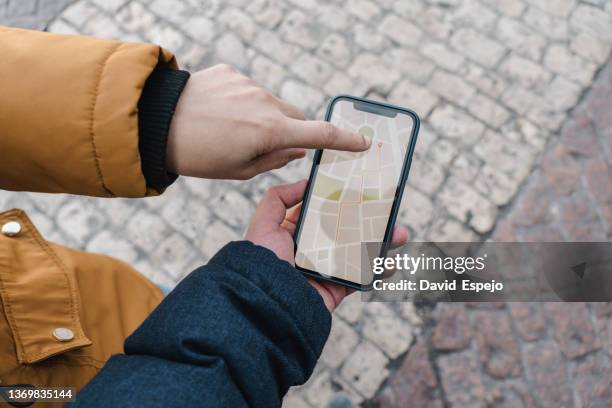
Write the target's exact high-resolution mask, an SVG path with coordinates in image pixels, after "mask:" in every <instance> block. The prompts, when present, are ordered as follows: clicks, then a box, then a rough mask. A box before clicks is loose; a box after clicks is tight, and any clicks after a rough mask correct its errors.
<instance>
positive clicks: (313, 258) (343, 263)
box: [295, 99, 415, 285]
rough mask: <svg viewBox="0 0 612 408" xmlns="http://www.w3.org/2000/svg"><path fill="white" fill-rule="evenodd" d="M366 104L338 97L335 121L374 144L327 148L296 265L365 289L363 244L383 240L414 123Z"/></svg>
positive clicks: (405, 115)
mask: <svg viewBox="0 0 612 408" xmlns="http://www.w3.org/2000/svg"><path fill="white" fill-rule="evenodd" d="M369 106H370V105H368V103H367V102H363V101H362V102H359V101H354V100H351V99H338V100H336V101H335V103H334V104H333V106H332V108H331V109H332V111H331V116H330V117H329V120H330V122H332V123H333V124H334V125H336V126H338V127H341V128H346V129H350V130H352V131H354V132H358V133H360V134H362V135H364V136H365V137H368V138H370V139H371V140H372V144H371V146H370V148H369V149H368V150H367V151H365V152H360V153H352V152H341V151H336V150H324V151H323V152H322V153H321V155H320V160H319V161H318V163H316V162H315V167H314V170H313V174H314V176H313V177H312V178H311V186H310V189H309V191H308V196H307V197H305V200H304V203H305V206H306V208H304V209H302V211H303V214H302V219H301V224H300V227H299V230H298V235H297V236H296V244H297V250H296V257H295V262H296V265H297V266H299V267H301V268H303V269H306V270H309V271H312V272H317V273H319V274H323V275H327V276H329V277H334V278H338V279H342V280H345V281H349V282H352V283H356V284H359V285H365V284H368V283H370V282H362V280H363V278H362V273H361V244H362V243H364V242H383V241H384V239H385V232H386V231H387V226H388V224H389V221H390V218H391V210H392V207H393V204H394V200H395V198H396V197H395V195H396V194H395V193H396V191H397V189H398V186H399V185H400V182H401V181H402V171H403V168H404V165H405V163H406V159H407V156H406V155H407V150H408V148H409V146H410V143H411V138H412V137H413V130H414V128H415V120H414V119H413V117H412V116H411V115H409V114H408V113H404V112H402V111H388V110H387V111H384V112H385V114H384V115H383V114H381V113H376V109H368V107H369Z"/></svg>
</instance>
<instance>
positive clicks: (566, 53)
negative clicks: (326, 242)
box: [0, 0, 612, 408]
mask: <svg viewBox="0 0 612 408" xmlns="http://www.w3.org/2000/svg"><path fill="white" fill-rule="evenodd" d="M474 15H478V16H479V18H478V19H475V18H474ZM0 24H7V25H15V26H21V27H31V28H38V29H44V28H48V29H49V30H50V31H55V32H63V33H73V34H74V33H89V34H94V35H97V36H102V37H117V38H122V39H126V40H131V41H142V40H149V41H155V42H159V43H161V44H163V45H166V46H167V47H168V48H170V49H171V50H172V51H174V52H176V53H177V57H178V60H179V62H181V63H182V64H184V65H185V66H187V67H188V68H189V69H191V70H197V69H201V68H203V67H204V66H206V65H210V64H211V63H216V62H228V63H232V64H234V65H236V66H237V67H238V68H240V69H241V70H242V71H244V72H245V73H246V74H249V75H251V76H252V77H253V78H255V80H257V81H258V82H260V83H262V84H263V85H265V86H266V87H268V88H270V89H271V90H272V91H273V92H274V93H276V94H277V95H279V96H281V97H283V98H285V99H288V100H289V101H290V102H292V103H294V104H295V105H297V106H298V107H300V108H301V109H303V110H305V111H306V114H307V116H308V117H309V118H315V117H316V118H321V115H322V112H323V108H324V105H325V103H326V100H327V98H328V97H329V96H332V95H335V94H339V93H349V94H351V93H352V94H355V95H358V96H368V95H370V96H374V95H376V97H377V98H379V99H383V100H388V101H390V102H392V103H396V104H399V105H403V106H408V107H410V108H413V109H415V110H416V111H417V112H418V113H419V115H420V116H421V118H422V119H423V121H422V130H421V134H420V140H419V142H418V144H417V150H416V155H415V159H414V161H413V168H412V171H411V175H410V178H409V185H408V188H407V189H406V192H405V200H404V202H403V205H402V208H401V211H400V217H399V220H400V222H402V223H406V224H407V225H408V226H409V228H410V231H411V237H414V238H415V239H416V238H420V239H430V240H438V241H452V240H457V241H462V240H465V241H470V240H480V239H484V238H487V237H493V238H501V237H505V238H507V239H509V240H529V239H536V240H537V239H539V240H542V239H548V240H609V239H610V237H611V235H612V177H610V165H611V161H610V154H611V152H612V115H610V99H609V98H610V97H609V95H610V94H612V68H610V66H611V65H610V64H608V65H607V66H606V68H604V70H603V71H602V72H601V73H600V74H598V78H603V79H598V82H597V83H596V84H595V85H593V78H594V76H595V74H596V73H597V71H598V70H599V69H600V68H601V67H602V65H603V64H604V63H605V62H606V61H607V60H608V59H609V57H610V50H611V46H610V44H612V2H610V1H602V0H588V1H580V2H579V1H575V0H562V1H552V0H551V1H539V0H529V1H524V0H479V1H476V0H411V1H395V0H384V1H370V0H354V1H340V0H334V1H331V2H323V1H318V0H308V1H297V0H296V1H288V0H287V1H283V0H256V1H246V0H232V1H227V2H220V1H206V2H203V1H195V0H193V1H192V0H181V1H178V0H176V1H175V0H146V1H138V0H112V1H102V0H96V1H93V0H55V1H49V0H38V1H25V0H8V1H7V0H0ZM591 85H593V89H592V90H591V91H588V92H587V94H586V95H587V96H586V98H585V100H584V101H580V99H581V97H582V96H583V95H584V94H585V91H587V90H588V88H589V87H590V86H591ZM576 104H578V107H576ZM568 112H569V114H568ZM309 167H310V166H309V163H308V162H307V160H305V161H303V162H300V163H293V164H292V165H290V166H288V167H287V168H285V169H281V170H278V171H275V172H272V173H270V174H267V175H263V176H260V177H257V178H256V179H254V180H253V181H250V182H247V183H229V182H225V183H224V182H207V181H201V180H194V179H181V180H179V181H178V182H177V183H175V185H173V186H171V187H170V188H169V189H168V191H167V192H166V193H165V194H164V196H162V197H159V198H152V199H146V200H99V199H92V198H77V197H67V196H65V195H45V194H27V193H4V192H0V205H1V206H2V207H4V208H6V207H12V206H15V207H21V208H25V209H27V210H28V213H29V214H30V216H31V217H32V219H33V220H34V221H35V222H36V223H37V225H38V226H39V228H40V229H41V232H42V233H43V234H44V236H45V237H47V238H50V239H54V240H58V241H59V242H61V243H65V244H68V245H72V246H76V247H78V248H82V249H89V250H93V251H98V252H101V253H105V254H109V255H114V256H116V257H119V258H121V259H123V260H125V261H126V262H129V263H131V264H133V265H134V266H135V267H136V268H138V269H139V270H141V271H142V272H143V273H144V274H145V275H147V276H149V277H150V278H151V279H152V280H153V281H154V282H156V283H157V284H161V285H164V286H167V287H172V286H173V285H174V284H175V283H176V282H177V281H178V280H179V279H181V278H182V277H183V276H184V275H185V273H187V272H189V270H190V269H192V268H194V267H196V266H197V265H200V264H202V263H204V262H206V261H207V260H208V259H209V258H210V257H211V256H212V255H214V253H215V252H216V251H217V250H218V249H219V248H220V247H221V246H223V245H224V244H225V243H226V242H228V241H231V240H236V239H240V237H241V236H242V233H243V231H244V228H245V226H246V223H247V222H248V219H249V218H250V215H251V214H252V213H253V211H254V208H255V203H256V202H257V200H258V199H259V197H260V196H261V194H262V192H263V190H264V189H265V188H266V187H267V186H270V185H274V184H278V183H279V182H288V181H293V180H295V179H297V178H304V177H306V176H307V174H308V170H309ZM534 169H535V170H534ZM526 180H527V181H526ZM404 306H405V305H399V306H397V307H398V308H401V310H402V311H403V310H404ZM453 306H455V305H453ZM390 309H391V311H392V313H391V314H390V315H388V314H386V313H382V312H380V310H379V309H377V308H370V307H369V305H368V306H367V307H365V306H364V304H362V303H361V302H360V301H359V299H358V298H356V297H353V298H349V301H347V302H346V303H345V304H343V305H342V306H341V307H340V308H339V310H338V311H337V313H336V314H335V316H334V329H333V331H332V338H331V340H330V343H328V346H327V347H328V348H326V351H325V353H324V355H323V357H322V359H321V363H320V365H319V366H318V367H317V371H316V373H315V376H314V377H313V379H312V380H311V381H310V382H309V383H308V384H307V385H306V386H304V387H303V388H297V389H296V390H294V391H292V392H291V394H290V396H289V397H288V399H287V400H286V402H285V405H286V406H289V407H298V408H299V407H318V406H322V405H324V404H325V403H327V400H328V399H329V398H331V396H332V395H334V394H335V393H337V392H343V393H345V394H347V395H348V396H349V398H350V399H351V400H353V401H354V403H356V404H360V403H362V402H363V401H364V400H369V399H370V398H373V397H375V400H374V402H375V403H378V404H379V405H380V406H383V407H384V406H388V407H391V406H406V405H417V406H431V407H440V406H450V405H451V402H452V404H454V405H461V404H462V403H463V404H468V405H470V406H479V405H485V404H489V406H512V407H515V406H559V405H566V406H572V405H576V406H589V405H592V406H597V404H599V405H605V402H606V401H609V399H610V396H609V393H608V394H606V391H608V390H609V389H610V386H609V383H606V382H605V379H606V378H609V377H610V375H609V367H608V368H606V367H607V366H606V365H605V364H606V363H608V364H609V360H605V359H604V356H606V358H608V359H609V358H611V357H612V341H611V340H610V338H612V324H610V317H609V312H608V314H605V313H604V314H601V315H598V314H595V311H594V310H595V306H592V305H588V306H584V305H582V306H573V308H572V309H570V310H567V311H566V310H562V311H559V310H555V306H548V305H547V306H545V307H544V309H545V310H544V311H543V310H542V307H541V305H539V304H530V305H524V304H508V305H502V307H501V308H499V309H495V310H493V311H491V310H482V309H474V308H471V307H470V308H467V309H466V308H463V307H462V308H460V309H461V311H459V312H458V311H451V310H453V309H452V308H444V307H443V306H441V305H438V306H437V307H436V309H435V311H434V313H433V316H435V319H433V323H432V324H434V327H429V326H427V325H428V324H430V323H428V319H429V318H431V317H432V315H431V314H430V313H428V312H426V311H423V310H422V309H420V308H419V313H414V310H413V311H412V312H410V313H408V312H406V313H405V314H397V310H396V309H394V307H392V308H390ZM598 310H599V309H598ZM377 313H382V314H380V315H378V314H377ZM421 314H424V319H425V323H424V326H423V328H422V330H423V332H421V331H420V330H421V322H420V319H421ZM568 314H569V315H571V316H574V317H573V318H572V319H571V321H564V319H562V318H560V317H559V316H564V315H568ZM491 316H495V317H496V318H498V319H499V321H500V322H501V323H499V324H498V325H496V326H495V329H496V330H499V331H501V332H503V333H504V336H499V338H498V337H496V336H494V335H493V334H492V331H493V329H491V327H492V324H491V322H492V321H493V317H491ZM456 321H459V322H462V323H464V324H463V325H462V327H458V326H453V324H455V323H456ZM496 322H497V320H496ZM387 328H390V329H387ZM387 330H391V331H393V332H395V333H397V334H398V336H390V335H389V334H388V332H387ZM383 332H384V335H383ZM400 333H408V334H407V335H404V336H402V335H399V334H400ZM436 333H438V334H436ZM440 333H442V334H440ZM477 333H479V334H478V335H476V334H477ZM413 336H414V337H415V339H414V344H413ZM428 336H431V337H428ZM391 337H393V338H392V339H391ZM472 340H474V341H472ZM346 344H349V346H346ZM345 348H346V349H345ZM347 350H350V352H347ZM551 350H552V351H551ZM517 352H518V355H519V356H520V358H517ZM458 367H461V370H459V368H458ZM606 370H607V371H606ZM415 372H418V373H419V376H418V377H417V378H415V376H414V373H415ZM466 372H467V374H466ZM551 372H552V374H551ZM606 374H607V375H606ZM389 375H391V378H389V379H388V380H386V379H387V377H388V376H389ZM355 377H358V380H355ZM498 377H499V378H504V379H505V380H503V381H500V380H498ZM385 380H386V381H385ZM530 383H533V384H534V385H532V384H530ZM525 384H530V385H529V386H527V385H525ZM463 387H467V389H468V390H469V392H465V388H463ZM485 390H486V392H485ZM602 401H603V402H604V403H602Z"/></svg>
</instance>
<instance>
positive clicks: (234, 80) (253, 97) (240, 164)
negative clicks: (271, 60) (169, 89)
mask: <svg viewBox="0 0 612 408" xmlns="http://www.w3.org/2000/svg"><path fill="white" fill-rule="evenodd" d="M369 146H370V142H369V141H368V140H367V139H366V138H364V137H363V136H361V135H359V134H357V133H353V132H351V131H348V130H345V129H340V128H338V127H336V126H334V125H331V124H330V123H328V122H324V121H306V120H304V115H303V113H302V112H301V111H300V110H299V109H298V108H296V107H295V106H293V105H291V104H289V103H287V102H285V101H282V100H280V99H278V98H277V97H275V96H274V95H272V94H271V93H270V92H268V91H266V90H265V89H264V88H262V87H260V86H259V85H257V84H256V83H255V82H254V81H253V80H251V79H249V78H247V77H246V76H244V75H242V74H240V73H239V72H237V71H236V70H235V69H233V68H232V67H230V66H228V65H216V66H213V67H212V68H209V69H206V70H203V71H200V72H197V73H195V74H193V75H192V76H191V78H190V80H189V82H188V83H187V86H186V87H185V89H184V91H183V93H182V95H181V98H180V99H179V101H178V104H177V107H176V112H175V113H174V116H173V119H172V123H171V126H170V134H169V136H168V150H167V158H166V167H167V169H168V170H169V171H171V172H173V173H176V174H180V175H184V176H194V177H205V178H229V179H240V180H244V179H248V178H251V177H254V176H256V175H257V174H259V173H262V172H265V171H268V170H272V169H276V168H280V167H282V166H284V165H285V164H287V163H288V162H290V161H292V160H295V159H299V158H302V157H304V155H305V153H306V152H305V150H304V149H323V148H325V149H338V150H347V151H363V150H367V149H368V148H369Z"/></svg>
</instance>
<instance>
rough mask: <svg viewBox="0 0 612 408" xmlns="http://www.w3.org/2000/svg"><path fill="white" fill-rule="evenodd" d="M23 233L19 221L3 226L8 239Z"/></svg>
mask: <svg viewBox="0 0 612 408" xmlns="http://www.w3.org/2000/svg"><path fill="white" fill-rule="evenodd" d="M20 232H21V224H19V223H18V222H17V221H9V222H7V223H6V224H4V225H3V226H2V234H3V235H5V236H7V237H15V236H17V235H19V233H20Z"/></svg>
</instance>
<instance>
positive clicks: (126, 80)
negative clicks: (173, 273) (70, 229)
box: [0, 27, 176, 406]
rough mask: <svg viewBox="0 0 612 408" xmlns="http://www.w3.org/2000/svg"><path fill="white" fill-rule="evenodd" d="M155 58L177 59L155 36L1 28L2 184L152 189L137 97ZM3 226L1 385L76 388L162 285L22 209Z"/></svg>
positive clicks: (125, 191) (130, 192)
mask: <svg viewBox="0 0 612 408" xmlns="http://www.w3.org/2000/svg"><path fill="white" fill-rule="evenodd" d="M158 64H162V65H166V66H168V67H170V68H173V69H174V68H176V62H175V59H174V57H173V55H172V54H170V53H169V52H167V51H165V50H163V49H162V48H160V47H158V46H155V45H149V44H131V43H125V42H119V41H110V40H101V39H96V38H89V37H79V36H64V35H55V34H48V33H42V32H35V31H27V30H20V29H13V28H4V27H0V188H2V189H7V190H17V191H37V192H49V193H73V194H85V195H91V196H104V197H119V196H120V197H143V196H146V195H152V194H157V191H155V190H154V189H152V188H149V187H147V183H146V181H145V178H144V176H143V172H142V170H141V159H140V156H139V150H138V143H139V132H138V101H139V98H140V96H141V94H142V91H143V86H144V84H145V81H146V80H147V78H149V76H150V75H151V73H152V72H153V70H154V69H155V68H156V67H157V66H158ZM0 228H2V233H1V234H0V297H1V300H2V302H1V303H0V386H6V385H10V384H32V385H35V386H55V387H60V386H63V387H74V388H76V389H77V390H78V389H80V388H82V387H83V386H84V385H85V384H86V383H87V382H88V381H89V380H90V379H91V378H92V377H93V376H94V375H95V374H96V372H97V371H98V370H99V369H100V368H101V367H102V365H103V364H104V362H105V361H106V360H107V359H108V358H109V356H110V355H111V354H114V353H121V352H122V347H123V341H124V339H125V338H126V337H127V336H128V335H129V334H130V333H131V332H132V331H133V330H134V329H135V328H136V327H137V326H138V325H139V324H140V323H141V322H142V321H143V320H144V318H145V317H146V316H147V315H148V314H149V313H150V312H151V311H152V309H153V308H154V307H155V306H156V305H157V304H158V303H159V302H160V301H161V299H162V294H161V292H160V291H159V289H158V288H157V287H155V286H154V285H153V284H151V283H150V282H149V281H148V280H147V279H146V278H144V277H143V276H142V275H140V274H139V273H137V272H136V271H134V270H133V269H132V268H130V267H129V266H128V265H126V264H124V263H122V262H119V261H117V260H114V259H111V258H109V257H106V256H101V255H93V254H87V253H83V252H80V251H76V250H72V249H69V248H66V247H63V246H60V245H56V244H53V243H50V242H48V241H46V240H45V239H44V238H43V237H41V235H40V234H39V233H38V232H37V230H36V228H35V227H34V225H32V223H31V222H30V221H29V219H28V218H27V216H26V215H25V213H24V212H22V211H19V210H10V211H7V212H4V213H0ZM0 399H1V397H0ZM45 406H50V405H48V404H46V405H45Z"/></svg>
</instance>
